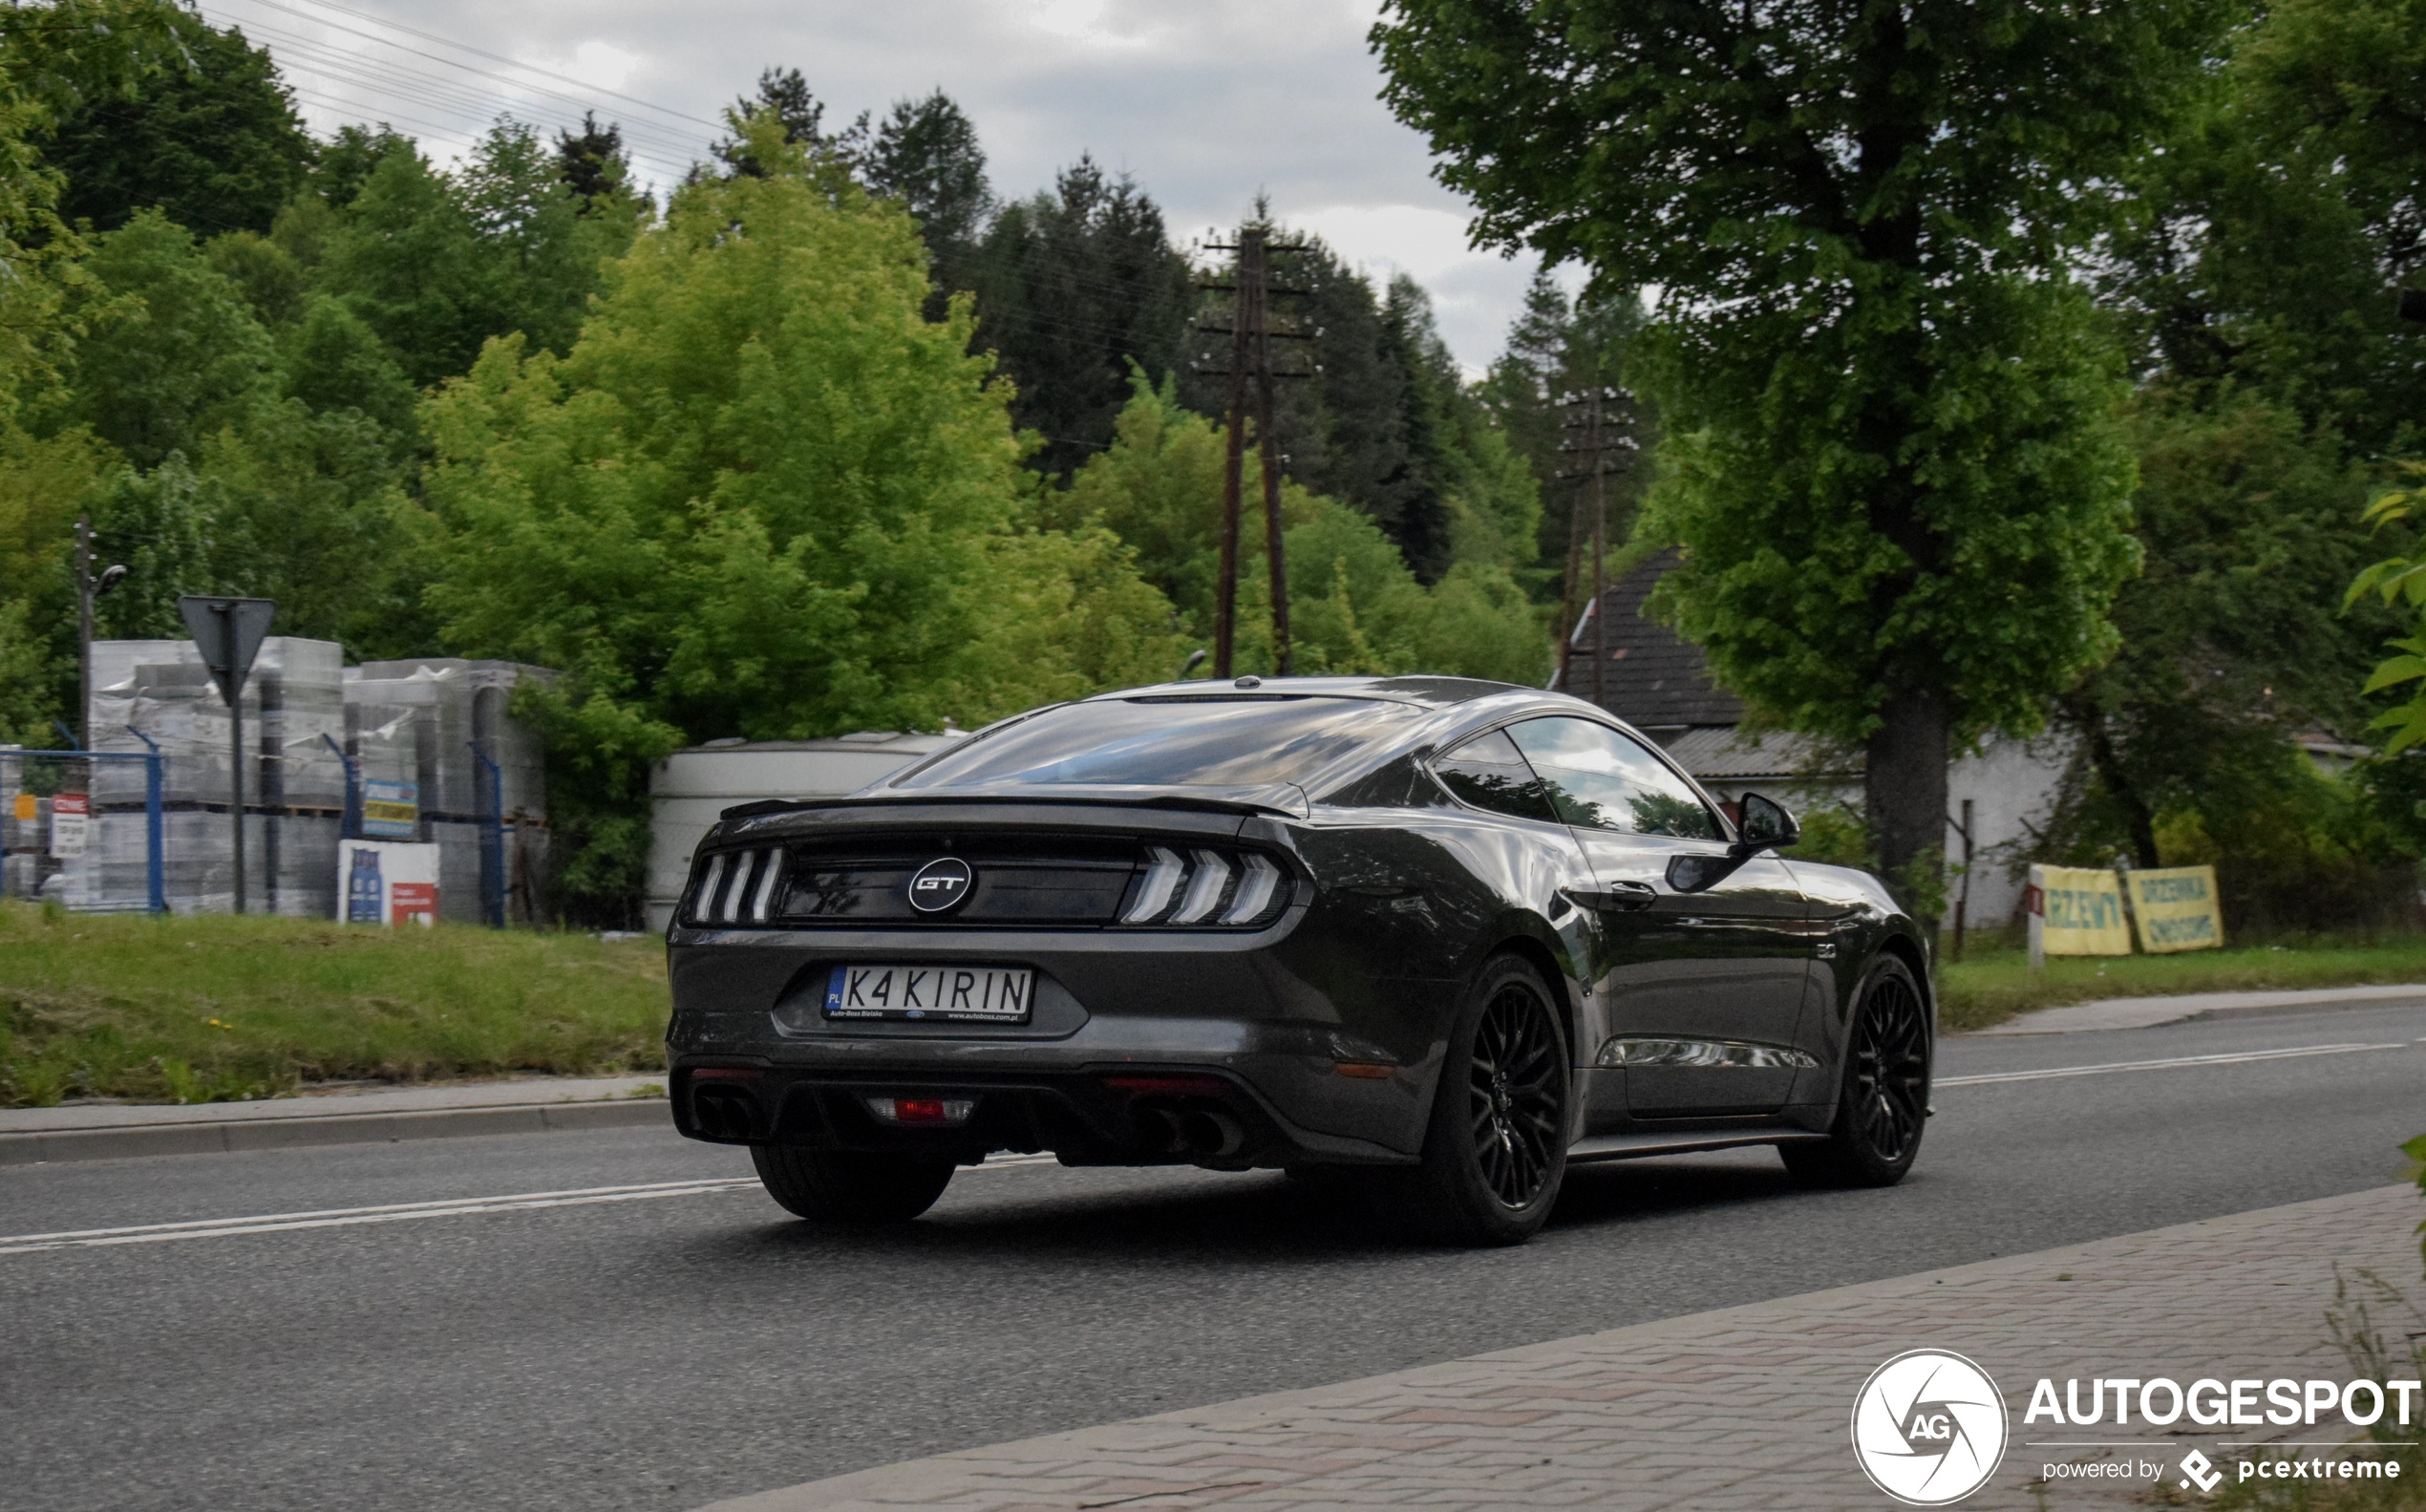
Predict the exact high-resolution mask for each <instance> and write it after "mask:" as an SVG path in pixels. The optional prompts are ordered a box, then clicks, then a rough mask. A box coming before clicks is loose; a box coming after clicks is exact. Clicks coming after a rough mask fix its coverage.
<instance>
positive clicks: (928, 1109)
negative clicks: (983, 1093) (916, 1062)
mask: <svg viewBox="0 0 2426 1512" xmlns="http://www.w3.org/2000/svg"><path fill="white" fill-rule="evenodd" d="M863 1100H864V1101H865V1102H866V1103H867V1111H868V1112H870V1113H872V1114H874V1115H876V1118H877V1121H878V1122H880V1123H900V1124H913V1123H918V1124H947V1123H967V1122H968V1115H969V1113H970V1112H971V1111H972V1110H973V1109H975V1108H976V1106H977V1099H976V1098H974V1097H868V1098H865V1099H863Z"/></svg>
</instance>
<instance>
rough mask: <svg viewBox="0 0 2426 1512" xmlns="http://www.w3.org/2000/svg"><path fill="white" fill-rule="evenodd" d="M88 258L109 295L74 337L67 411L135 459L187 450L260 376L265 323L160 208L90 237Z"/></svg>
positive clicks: (235, 420) (239, 408)
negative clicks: (91, 248) (92, 246)
mask: <svg viewBox="0 0 2426 1512" xmlns="http://www.w3.org/2000/svg"><path fill="white" fill-rule="evenodd" d="M86 266H87V268H88V269H89V270H90V272H91V273H92V274H93V276H94V277H95V278H96V280H97V281H98V283H99V286H100V287H102V288H105V289H107V290H109V294H108V295H107V296H106V297H105V298H104V300H103V301H102V302H101V303H100V304H99V305H98V307H97V308H96V309H95V310H94V311H93V312H92V313H91V315H90V317H89V325H90V328H91V329H90V330H88V331H87V332H86V334H85V335H84V336H83V338H82V339H81V340H80V341H79V342H78V343H77V346H76V351H75V394H76V397H75V404H74V412H73V413H74V417H75V418H76V419H78V420H81V421H83V422H84V423H86V424H88V425H90V426H91V427H92V428H93V431H94V434H95V435H96V436H99V437H101V438H102V439H103V440H106V441H108V442H109V443H110V444H111V445H113V446H115V447H117V449H118V450H119V451H120V452H122V453H124V454H125V455H126V458H127V460H128V461H130V462H132V463H134V464H135V465H136V466H137V467H138V468H153V467H157V466H159V465H160V463H161V462H163V461H165V460H167V458H168V457H169V455H170V454H171V453H175V452H183V453H184V454H185V456H186V458H187V459H188V460H192V459H193V458H195V457H196V456H198V455H199V452H200V449H201V445H202V438H203V437H206V436H209V435H211V434H213V433H214V432H216V431H219V430H220V429H222V428H223V427H225V426H229V425H235V424H239V423H242V421H243V420H244V418H245V411H246V409H247V408H248V407H249V406H250V405H251V404H252V403H253V402H254V401H255V400H256V399H257V398H258V397H259V396H260V395H261V394H263V392H264V390H265V389H266V386H267V385H268V383H269V381H270V374H271V368H272V362H273V357H274V349H273V347H272V344H271V342H270V339H269V332H268V331H267V330H264V329H263V328H262V324H261V322H260V321H259V320H257V319H256V318H254V315H253V312H252V309H251V307H250V306H249V305H248V304H247V303H246V301H245V297H244V293H243V291H242V290H241V289H239V288H238V287H236V286H235V285H234V284H233V283H231V282H230V281H229V280H228V279H227V277H226V276H225V275H224V274H222V273H221V272H219V271H218V269H216V268H214V267H212V266H210V264H209V262H208V261H206V260H205V259H204V258H203V256H202V250H201V248H200V247H198V246H197V245H195V242H194V237H193V233H191V232H189V231H187V230H186V229H185V227H183V226H181V225H179V224H176V223H175V222H173V221H171V220H169V219H168V218H167V217H166V216H165V215H163V214H161V213H160V211H158V210H143V211H138V213H137V214H136V216H135V218H134V219H133V220H132V221H130V222H128V223H127V224H126V226H125V227H124V228H123V229H121V230H117V231H112V232H110V233H109V234H107V235H106V236H102V237H98V238H96V250H95V251H94V253H93V255H92V257H91V258H90V259H89V260H88V261H87V264H86Z"/></svg>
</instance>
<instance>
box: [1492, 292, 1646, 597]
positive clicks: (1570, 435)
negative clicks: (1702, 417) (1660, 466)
mask: <svg viewBox="0 0 2426 1512" xmlns="http://www.w3.org/2000/svg"><path fill="white" fill-rule="evenodd" d="M1642 324H1643V309H1642V304H1641V301H1640V299H1639V297H1638V296H1636V295H1635V294H1634V293H1632V292H1631V291H1630V290H1629V291H1622V292H1621V293H1620V294H1618V295H1617V296H1615V297H1613V298H1606V299H1593V298H1588V297H1587V298H1585V299H1580V300H1574V301H1570V300H1569V299H1568V298H1567V297H1566V295H1565V293H1564V291H1563V290H1561V289H1560V287H1559V286H1558V284H1557V282H1556V281H1555V280H1553V279H1552V278H1551V276H1550V274H1549V273H1548V271H1547V270H1543V271H1542V272H1539V273H1536V274H1535V275H1534V278H1533V282H1532V283H1531V284H1530V285H1529V286H1527V287H1526V289H1525V293H1524V306H1523V309H1522V310H1520V311H1519V312H1518V315H1517V318H1516V319H1515V320H1514V321H1513V322H1511V323H1510V325H1509V327H1508V339H1507V343H1506V345H1505V346H1504V347H1503V348H1501V350H1500V355H1499V356H1498V357H1497V358H1496V359H1494V360H1493V362H1492V364H1491V369H1490V372H1489V373H1486V374H1485V375H1484V377H1483V380H1482V382H1481V383H1480V384H1479V385H1478V386H1477V389H1476V394H1475V397H1476V399H1477V401H1478V402H1479V404H1480V405H1481V406H1482V408H1483V410H1484V411H1485V412H1486V413H1487V414H1489V415H1490V416H1491V418H1492V420H1493V421H1494V422H1495V423H1496V424H1497V426H1498V427H1499V429H1500V432H1501V433H1502V434H1503V435H1504V436H1505V437H1506V439H1507V444H1508V446H1509V447H1510V449H1511V450H1513V451H1514V452H1515V453H1516V454H1517V455H1518V456H1519V457H1521V458H1523V459H1524V461H1525V464H1526V465H1527V466H1528V467H1529V468H1530V469H1531V470H1532V473H1533V477H1534V479H1536V481H1537V482H1538V483H1539V484H1540V486H1541V491H1542V519H1541V526H1540V532H1539V536H1538V540H1537V543H1536V545H1535V549H1534V561H1535V563H1536V564H1537V568H1538V569H1539V570H1540V571H1542V573H1543V582H1544V586H1545V587H1546V586H1547V584H1548V581H1549V579H1550V575H1551V574H1557V575H1560V576H1564V575H1565V574H1566V573H1567V571H1568V570H1569V567H1568V547H1569V544H1570V543H1572V542H1575V541H1577V540H1578V539H1579V538H1578V537H1577V536H1575V535H1572V534H1570V531H1571V530H1573V529H1574V527H1575V524H1576V517H1577V515H1578V513H1579V512H1580V511H1583V510H1584V509H1585V506H1586V502H1587V500H1589V498H1590V491H1589V474H1588V472H1587V469H1588V467H1589V465H1590V463H1589V461H1588V460H1587V459H1586V458H1585V457H1583V456H1581V455H1579V454H1577V453H1576V452H1575V451H1574V450H1573V448H1574V446H1575V445H1576V444H1577V443H1579V442H1580V441H1581V440H1582V439H1583V437H1582V434H1581V433H1580V432H1579V431H1578V430H1577V429H1576V426H1577V425H1578V424H1579V423H1580V417H1579V414H1578V412H1577V411H1576V410H1575V409H1574V408H1573V407H1572V406H1571V405H1570V404H1569V402H1568V401H1569V400H1571V399H1574V398H1576V397H1578V396H1580V395H1582V394H1587V393H1589V392H1591V391H1593V390H1601V391H1604V392H1615V393H1617V394H1619V395H1620V396H1619V397H1617V398H1614V399H1605V400H1604V401H1603V407H1602V436H1603V438H1604V441H1605V442H1607V443H1608V444H1611V445H1617V444H1619V443H1624V445H1626V446H1628V447H1630V448H1631V449H1630V450H1620V451H1613V452H1608V453H1605V454H1604V457H1603V462H1604V465H1605V466H1606V467H1607V468H1609V469H1610V471H1608V472H1607V474H1606V475H1605V477H1604V479H1603V482H1602V487H1603V489H1604V491H1605V500H1604V502H1605V505H1606V507H1607V511H1608V522H1609V523H1608V528H1609V538H1610V541H1611V543H1612V545H1614V543H1618V542H1622V541H1624V540H1625V539H1626V536H1627V532H1628V528H1629V526H1630V524H1631V522H1632V521H1633V519H1634V516H1635V514H1636V512H1637V510H1638V508H1639V507H1640V504H1641V501H1642V496H1643V492H1644V489H1645V486H1646V485H1647V483H1648V482H1649V478H1648V473H1649V468H1648V467H1647V466H1645V465H1644V461H1645V459H1646V458H1649V456H1650V455H1651V450H1652V448H1653V446H1654V445H1655V444H1656V440H1657V427H1656V421H1655V419H1654V417H1653V415H1652V414H1651V411H1650V409H1649V406H1648V405H1646V404H1644V403H1643V402H1642V401H1641V400H1640V399H1638V398H1636V397H1635V396H1633V395H1632V394H1627V393H1625V391H1624V390H1622V389H1621V388H1620V385H1621V384H1622V382H1623V381H1624V378H1625V374H1626V365H1627V356H1628V352H1629V351H1632V349H1633V346H1634V344H1635V342H1636V340H1637V339H1638V338H1639V335H1640V333H1641V330H1642ZM1580 539H1581V541H1582V542H1583V543H1586V548H1585V549H1586V552H1587V553H1588V543H1589V541H1590V539H1591V538H1590V534H1589V527H1588V522H1586V525H1585V530H1584V532H1583V534H1582V535H1581V538H1580ZM1588 576H1589V574H1588V561H1587V563H1586V581H1585V584H1584V592H1585V595H1586V596H1588V595H1589V593H1590V591H1591V586H1590V583H1589V581H1588Z"/></svg>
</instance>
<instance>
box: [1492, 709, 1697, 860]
mask: <svg viewBox="0 0 2426 1512" xmlns="http://www.w3.org/2000/svg"><path fill="white" fill-rule="evenodd" d="M1508 733H1509V734H1510V735H1512V736H1514V737H1515V741H1516V745H1517V747H1518V749H1519V750H1521V751H1522V752H1523V753H1524V755H1525V756H1527V757H1529V758H1530V759H1531V761H1532V764H1533V770H1534V771H1535V772H1537V773H1539V774H1540V775H1541V777H1542V781H1543V786H1544V787H1546V788H1547V789H1548V790H1549V797H1550V802H1551V804H1552V805H1553V806H1554V807H1556V808H1557V810H1558V814H1559V818H1561V819H1563V820H1566V821H1567V822H1568V823H1570V824H1575V825H1579V826H1582V827H1584V828H1586V829H1614V830H1626V831H1628V832H1630V833H1633V834H1637V835H1673V836H1675V837H1677V838H1678V839H1680V840H1722V839H1724V838H1725V836H1724V835H1723V834H1722V833H1721V832H1720V830H1719V827H1718V820H1717V819H1716V817H1715V816H1713V814H1712V813H1711V812H1710V808H1709V805H1707V804H1705V803H1704V802H1702V800H1701V799H1700V798H1699V797H1697V796H1696V795H1695V794H1694V792H1693V790H1692V788H1690V787H1687V786H1686V785H1685V783H1684V781H1683V779H1681V778H1680V777H1677V776H1676V774H1675V773H1673V772H1671V771H1670V770H1669V768H1668V763H1666V762H1664V761H1662V760H1661V759H1660V758H1659V757H1657V756H1653V755H1651V754H1650V753H1649V751H1646V750H1644V749H1643V747H1642V745H1641V743H1640V742H1638V741H1635V740H1632V739H1629V738H1628V737H1627V736H1625V735H1620V734H1618V732H1616V731H1614V730H1611V729H1610V728H1609V727H1608V726H1607V725H1602V724H1595V723H1593V722H1592V721H1591V720H1589V719H1562V718H1551V719H1528V720H1526V721H1525V722H1524V723H1522V724H1521V725H1515V726H1512V727H1511V728H1510V730H1509V732H1508Z"/></svg>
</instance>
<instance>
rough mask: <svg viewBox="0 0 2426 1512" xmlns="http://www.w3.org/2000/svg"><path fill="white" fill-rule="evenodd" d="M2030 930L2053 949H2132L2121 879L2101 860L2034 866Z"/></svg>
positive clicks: (2112, 952) (2049, 950)
mask: <svg viewBox="0 0 2426 1512" xmlns="http://www.w3.org/2000/svg"><path fill="white" fill-rule="evenodd" d="M2030 880H2031V897H2030V910H2031V912H2032V915H2034V917H2033V918H2032V921H2031V922H2032V924H2033V925H2034V926H2037V927H2036V928H2035V929H2034V930H2033V931H2032V932H2033V933H2035V934H2037V935H2038V936H2039V939H2038V941H2035V942H2033V943H2034V944H2040V945H2041V946H2042V947H2043V948H2044V949H2045V950H2046V952H2047V953H2048V954H2049V955H2129V954H2130V953H2131V926H2130V925H2129V924H2128V923H2127V922H2125V920H2124V918H2123V900H2122V887H2121V884H2118V883H2117V882H2116V881H2115V874H2114V873H2113V872H2111V871H2107V870H2105V869H2104V868H2102V867H2097V866H2032V868H2031V869H2030Z"/></svg>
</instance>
